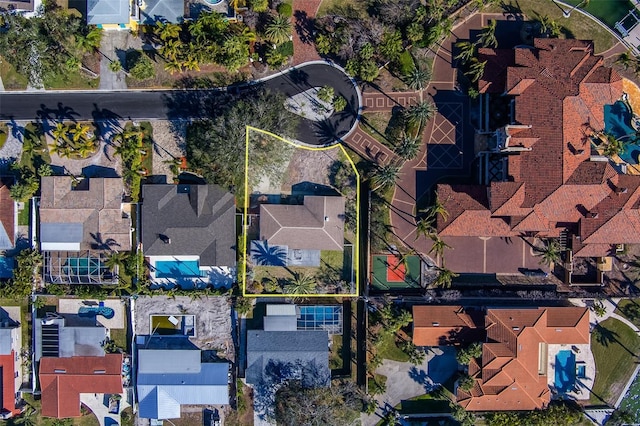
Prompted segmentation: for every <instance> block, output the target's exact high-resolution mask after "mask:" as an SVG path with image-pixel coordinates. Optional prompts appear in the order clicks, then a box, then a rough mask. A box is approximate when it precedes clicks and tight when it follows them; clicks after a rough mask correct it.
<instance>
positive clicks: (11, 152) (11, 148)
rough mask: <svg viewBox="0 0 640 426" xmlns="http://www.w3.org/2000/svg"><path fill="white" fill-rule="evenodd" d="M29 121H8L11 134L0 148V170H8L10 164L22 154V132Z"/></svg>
mask: <svg viewBox="0 0 640 426" xmlns="http://www.w3.org/2000/svg"><path fill="white" fill-rule="evenodd" d="M27 123H29V121H11V122H10V123H8V130H9V135H8V137H7V140H6V141H5V143H4V145H3V146H2V148H0V171H2V170H8V169H9V165H10V164H11V163H12V162H13V161H14V160H18V159H20V155H22V132H23V131H24V126H25V125H26V124H27Z"/></svg>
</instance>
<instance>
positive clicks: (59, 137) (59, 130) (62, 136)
mask: <svg viewBox="0 0 640 426" xmlns="http://www.w3.org/2000/svg"><path fill="white" fill-rule="evenodd" d="M68 132H69V129H68V127H67V125H66V124H64V123H56V127H54V128H53V129H52V130H51V136H53V140H54V141H55V142H56V143H58V142H61V141H66V140H67V137H68Z"/></svg>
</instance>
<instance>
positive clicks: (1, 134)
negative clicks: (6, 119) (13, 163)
mask: <svg viewBox="0 0 640 426" xmlns="http://www.w3.org/2000/svg"><path fill="white" fill-rule="evenodd" d="M8 137H9V126H7V123H0V149H2V147H3V146H4V143H5V142H6V141H7V138H8Z"/></svg>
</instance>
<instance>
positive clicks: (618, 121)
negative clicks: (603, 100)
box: [604, 101, 640, 164]
mask: <svg viewBox="0 0 640 426" xmlns="http://www.w3.org/2000/svg"><path fill="white" fill-rule="evenodd" d="M631 117H632V113H631V111H630V110H629V107H627V104H625V103H624V102H622V101H617V102H616V103H614V104H613V105H605V106H604V131H605V133H610V134H612V135H613V136H615V137H616V138H622V139H623V140H624V141H625V142H627V143H628V144H627V146H626V149H625V150H624V151H623V152H622V153H621V154H620V158H622V159H623V160H624V161H626V162H627V163H629V164H638V155H640V141H639V140H638V139H637V137H636V136H635V134H636V132H635V130H633V127H631Z"/></svg>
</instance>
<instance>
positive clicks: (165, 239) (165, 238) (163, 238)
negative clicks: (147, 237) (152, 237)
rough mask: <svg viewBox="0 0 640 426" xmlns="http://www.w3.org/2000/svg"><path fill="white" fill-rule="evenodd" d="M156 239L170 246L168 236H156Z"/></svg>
mask: <svg viewBox="0 0 640 426" xmlns="http://www.w3.org/2000/svg"><path fill="white" fill-rule="evenodd" d="M158 238H160V241H162V242H163V243H165V244H171V238H169V237H168V236H166V235H164V234H160V235H158Z"/></svg>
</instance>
